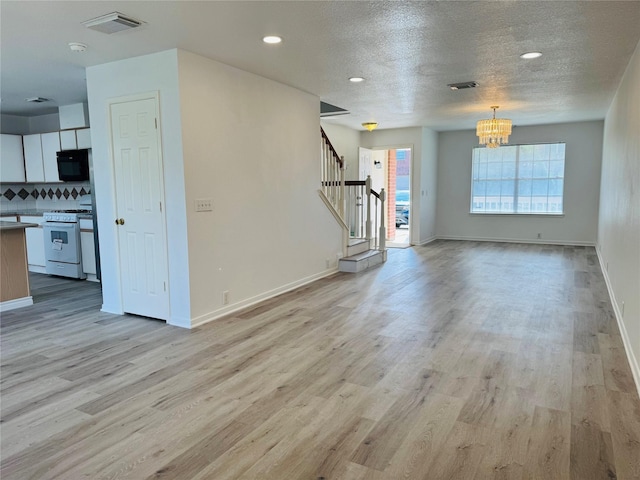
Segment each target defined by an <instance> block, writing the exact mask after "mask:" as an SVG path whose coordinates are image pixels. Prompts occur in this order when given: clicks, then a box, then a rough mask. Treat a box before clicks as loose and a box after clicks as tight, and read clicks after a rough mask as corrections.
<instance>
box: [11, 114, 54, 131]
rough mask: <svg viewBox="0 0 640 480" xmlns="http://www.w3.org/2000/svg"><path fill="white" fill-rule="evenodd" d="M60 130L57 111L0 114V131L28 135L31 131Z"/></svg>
mask: <svg viewBox="0 0 640 480" xmlns="http://www.w3.org/2000/svg"><path fill="white" fill-rule="evenodd" d="M58 130H60V119H59V117H58V114H57V113H51V114H49V115H37V116H35V117H23V116H21V115H7V114H4V113H3V114H2V115H0V131H1V132H2V133H10V134H12V135H28V134H31V133H47V132H57V131H58Z"/></svg>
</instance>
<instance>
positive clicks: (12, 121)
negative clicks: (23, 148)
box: [0, 113, 31, 135]
mask: <svg viewBox="0 0 640 480" xmlns="http://www.w3.org/2000/svg"><path fill="white" fill-rule="evenodd" d="M0 133H7V134H10V135H26V134H28V133H31V132H30V131H29V117H22V116H20V115H7V114H6V113H3V114H2V115H0Z"/></svg>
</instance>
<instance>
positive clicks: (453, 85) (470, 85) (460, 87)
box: [447, 82, 478, 90]
mask: <svg viewBox="0 0 640 480" xmlns="http://www.w3.org/2000/svg"><path fill="white" fill-rule="evenodd" d="M477 86H478V82H462V83H449V84H448V85H447V87H449V88H450V89H451V90H463V89H465V88H476V87H477Z"/></svg>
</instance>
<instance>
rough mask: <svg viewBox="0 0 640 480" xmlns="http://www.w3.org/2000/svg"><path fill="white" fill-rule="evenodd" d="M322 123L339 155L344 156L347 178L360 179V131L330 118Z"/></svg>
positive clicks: (345, 176) (345, 175)
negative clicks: (334, 121) (336, 122)
mask: <svg viewBox="0 0 640 480" xmlns="http://www.w3.org/2000/svg"><path fill="white" fill-rule="evenodd" d="M320 124H321V125H322V128H323V129H324V132H325V133H326V134H327V137H329V140H330V141H331V145H333V148H335V149H336V152H338V155H340V156H343V157H344V161H345V166H346V170H345V174H344V178H345V180H360V179H359V178H358V148H359V147H360V131H358V130H353V129H352V128H349V127H344V126H342V125H336V124H334V123H331V121H330V120H321V121H320Z"/></svg>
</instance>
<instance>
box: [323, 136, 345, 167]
mask: <svg viewBox="0 0 640 480" xmlns="http://www.w3.org/2000/svg"><path fill="white" fill-rule="evenodd" d="M320 133H321V135H322V138H323V139H324V141H325V142H327V145H328V146H329V149H330V150H331V153H332V154H333V158H334V159H335V161H336V163H338V164H339V165H340V168H341V169H344V157H341V156H340V155H338V152H336V149H335V148H333V144H332V143H331V140H329V137H327V134H326V133H325V131H324V128H322V127H320Z"/></svg>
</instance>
